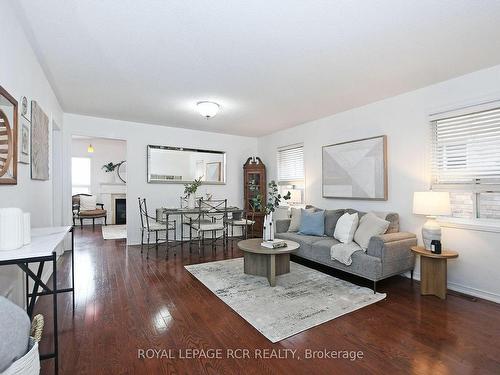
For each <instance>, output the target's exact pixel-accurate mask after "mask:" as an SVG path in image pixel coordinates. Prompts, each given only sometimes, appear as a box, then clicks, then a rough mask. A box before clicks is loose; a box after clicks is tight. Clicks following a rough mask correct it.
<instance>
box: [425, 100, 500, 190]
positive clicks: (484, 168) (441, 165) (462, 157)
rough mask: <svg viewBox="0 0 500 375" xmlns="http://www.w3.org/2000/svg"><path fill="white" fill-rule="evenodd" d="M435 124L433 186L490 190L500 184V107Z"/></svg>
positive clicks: (443, 120)
mask: <svg viewBox="0 0 500 375" xmlns="http://www.w3.org/2000/svg"><path fill="white" fill-rule="evenodd" d="M431 125H432V185H433V187H437V188H439V187H440V186H441V187H443V186H448V187H450V186H451V185H458V186H459V187H460V188H461V189H465V190H474V191H488V190H491V189H493V186H498V185H499V184H500V108H496V109H490V110H486V111H481V112H475V113H470V114H465V115H460V116H454V117H449V118H445V119H440V120H435V121H433V122H432V123H431ZM480 187H481V188H480Z"/></svg>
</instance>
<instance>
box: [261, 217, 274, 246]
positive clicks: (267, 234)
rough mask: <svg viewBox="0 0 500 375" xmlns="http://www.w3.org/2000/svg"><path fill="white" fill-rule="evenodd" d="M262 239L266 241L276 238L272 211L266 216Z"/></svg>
mask: <svg viewBox="0 0 500 375" xmlns="http://www.w3.org/2000/svg"><path fill="white" fill-rule="evenodd" d="M262 239H263V240H264V241H273V240H274V228H273V213H272V212H270V213H268V214H267V215H266V216H264V226H263V233H262Z"/></svg>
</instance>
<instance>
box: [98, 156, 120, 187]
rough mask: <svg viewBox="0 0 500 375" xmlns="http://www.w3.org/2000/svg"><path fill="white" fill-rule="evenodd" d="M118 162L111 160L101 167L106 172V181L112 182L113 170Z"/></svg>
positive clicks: (113, 178)
mask: <svg viewBox="0 0 500 375" xmlns="http://www.w3.org/2000/svg"><path fill="white" fill-rule="evenodd" d="M119 165H120V164H114V163H113V162H111V161H110V162H109V163H108V164H104V165H103V166H102V167H101V169H103V170H104V172H105V173H106V176H108V182H114V180H115V176H114V173H113V172H114V171H115V170H116V168H117V167H118V166H119Z"/></svg>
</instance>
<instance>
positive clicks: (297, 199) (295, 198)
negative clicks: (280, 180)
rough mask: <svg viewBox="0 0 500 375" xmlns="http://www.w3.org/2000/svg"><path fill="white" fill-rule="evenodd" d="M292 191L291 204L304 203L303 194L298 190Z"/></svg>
mask: <svg viewBox="0 0 500 375" xmlns="http://www.w3.org/2000/svg"><path fill="white" fill-rule="evenodd" d="M289 191H290V200H289V202H290V203H291V204H296V203H301V202H302V192H301V191H300V190H298V189H291V190H289Z"/></svg>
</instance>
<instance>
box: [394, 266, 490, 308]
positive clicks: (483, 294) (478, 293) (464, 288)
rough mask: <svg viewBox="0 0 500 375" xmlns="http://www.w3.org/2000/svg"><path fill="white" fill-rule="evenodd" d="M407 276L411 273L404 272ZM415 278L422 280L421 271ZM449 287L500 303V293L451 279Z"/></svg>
mask: <svg viewBox="0 0 500 375" xmlns="http://www.w3.org/2000/svg"><path fill="white" fill-rule="evenodd" d="M404 276H406V277H408V278H409V277H410V273H409V272H408V273H406V274H404ZM413 278H414V279H415V280H419V281H420V273H416V272H415V273H414V275H413ZM448 289H450V290H453V291H455V292H459V293H463V294H467V295H469V296H472V297H477V298H482V299H485V300H487V301H491V302H495V303H499V304H500V295H499V294H496V293H492V292H487V291H484V290H480V289H476V288H472V287H470V286H466V285H462V284H457V283H454V282H451V281H448Z"/></svg>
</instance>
